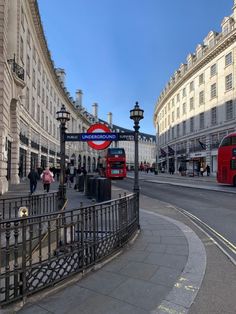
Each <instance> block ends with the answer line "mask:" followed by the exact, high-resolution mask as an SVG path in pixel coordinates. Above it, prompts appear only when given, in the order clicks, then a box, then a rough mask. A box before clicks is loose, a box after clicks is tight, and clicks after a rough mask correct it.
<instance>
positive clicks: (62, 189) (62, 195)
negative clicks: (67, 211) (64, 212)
mask: <svg viewBox="0 0 236 314" xmlns="http://www.w3.org/2000/svg"><path fill="white" fill-rule="evenodd" d="M65 201H66V186H65V184H60V185H59V189H58V209H59V210H61V209H62V208H63V206H64V204H65Z"/></svg>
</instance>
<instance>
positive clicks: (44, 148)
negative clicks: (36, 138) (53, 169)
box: [41, 146, 48, 154]
mask: <svg viewBox="0 0 236 314" xmlns="http://www.w3.org/2000/svg"><path fill="white" fill-rule="evenodd" d="M41 151H42V152H43V153H45V154H47V153H48V149H47V147H44V146H41Z"/></svg>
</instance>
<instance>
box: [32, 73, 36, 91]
mask: <svg viewBox="0 0 236 314" xmlns="http://www.w3.org/2000/svg"><path fill="white" fill-rule="evenodd" d="M35 83H36V77H35V69H33V72H32V85H33V87H34V88H35Z"/></svg>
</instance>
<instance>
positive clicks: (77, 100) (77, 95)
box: [75, 89, 83, 107]
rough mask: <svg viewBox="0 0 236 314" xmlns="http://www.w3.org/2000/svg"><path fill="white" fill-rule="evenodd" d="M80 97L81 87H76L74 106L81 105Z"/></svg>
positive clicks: (81, 93) (81, 94)
mask: <svg viewBox="0 0 236 314" xmlns="http://www.w3.org/2000/svg"><path fill="white" fill-rule="evenodd" d="M82 97H83V92H82V90H81V89H77V91H76V99H75V102H76V107H82Z"/></svg>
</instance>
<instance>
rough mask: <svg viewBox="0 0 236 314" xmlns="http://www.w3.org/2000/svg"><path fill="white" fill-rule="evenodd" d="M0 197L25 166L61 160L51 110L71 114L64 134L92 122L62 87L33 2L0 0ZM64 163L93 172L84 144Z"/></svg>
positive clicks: (69, 150)
mask: <svg viewBox="0 0 236 314" xmlns="http://www.w3.org/2000/svg"><path fill="white" fill-rule="evenodd" d="M0 9H1V22H0V23H1V28H0V46H1V55H0V56H1V66H0V78H1V80H0V109H1V110H0V120H1V128H0V194H2V193H4V192H6V191H7V190H8V184H9V182H10V183H13V184H14V183H19V181H20V178H24V177H26V176H27V174H28V173H29V170H30V167H37V168H39V167H45V166H55V167H56V166H57V165H58V163H59V162H60V141H59V124H58V121H57V120H56V112H57V111H58V110H60V108H61V105H62V104H64V105H65V106H66V109H67V110H68V111H69V112H70V114H71V119H70V121H69V123H68V125H67V127H68V130H67V131H68V132H85V131H86V130H87V129H88V127H89V126H90V125H91V124H92V123H93V122H94V121H93V119H91V117H90V116H89V115H88V114H87V112H86V111H85V110H84V108H83V107H82V98H81V97H82V92H81V91H80V90H78V91H77V99H76V101H74V100H73V98H72V97H71V96H70V94H69V92H68V91H67V89H66V87H65V72H64V70H63V69H56V68H55V66H54V63H53V61H52V59H51V55H50V51H49V50H48V46H47V42H46V39H45V35H44V32H43V28H42V23H41V19H40V14H39V9H38V5H37V1H36V0H8V1H1V5H0ZM66 154H67V161H68V162H72V163H74V165H75V166H77V165H78V164H81V165H83V166H86V168H87V170H88V171H90V170H92V169H95V168H96V160H97V152H96V151H94V150H92V149H89V148H88V146H87V144H86V143H73V142H72V143H70V144H67V147H66Z"/></svg>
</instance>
